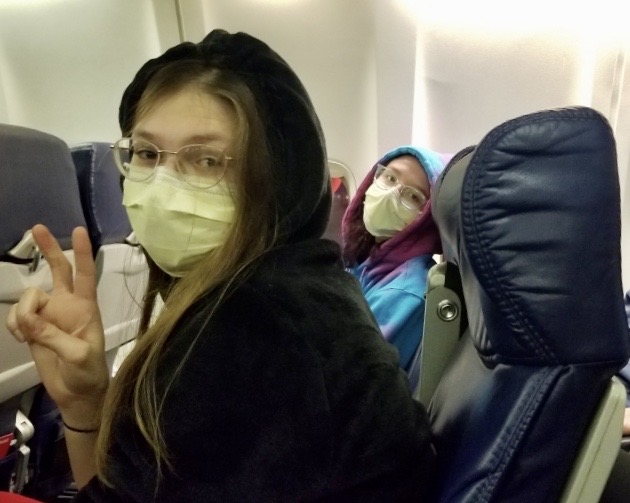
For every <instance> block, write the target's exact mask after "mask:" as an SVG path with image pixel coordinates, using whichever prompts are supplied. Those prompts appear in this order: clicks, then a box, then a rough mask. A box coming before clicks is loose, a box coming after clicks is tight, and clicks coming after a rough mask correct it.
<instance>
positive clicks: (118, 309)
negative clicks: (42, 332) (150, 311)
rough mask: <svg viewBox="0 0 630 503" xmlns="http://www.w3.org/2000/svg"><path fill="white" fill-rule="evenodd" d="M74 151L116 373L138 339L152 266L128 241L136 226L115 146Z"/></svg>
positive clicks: (88, 146)
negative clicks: (125, 201) (122, 350)
mask: <svg viewBox="0 0 630 503" xmlns="http://www.w3.org/2000/svg"><path fill="white" fill-rule="evenodd" d="M70 150H71V153H72V158H73V160H74V164H75V167H76V176H77V179H78V182H79V190H80V192H81V203H82V206H83V211H84V213H85V220H86V222H87V227H88V233H89V235H90V239H91V241H92V246H93V249H94V253H95V261H96V265H97V271H98V283H97V295H98V303H99V308H100V311H101V316H102V319H103V325H104V328H105V350H106V356H107V361H108V364H109V368H110V370H112V367H113V364H114V360H115V357H116V355H117V352H118V348H119V347H121V346H123V345H125V344H126V343H128V342H130V341H131V340H133V339H134V338H135V335H136V332H137V324H138V322H139V318H140V311H141V309H140V304H141V301H142V297H143V295H144V287H145V285H146V281H147V278H148V266H147V264H146V260H145V258H144V255H143V253H142V251H141V249H140V247H139V246H136V245H135V244H133V243H132V241H130V240H127V237H128V236H129V235H130V234H131V224H130V223H129V219H128V218H127V213H126V211H125V208H124V207H123V205H122V189H121V183H120V173H119V171H118V168H117V167H116V164H115V161H114V157H113V153H112V150H111V146H110V144H109V143H104V142H87V143H81V144H78V145H74V146H72V147H71V149H70Z"/></svg>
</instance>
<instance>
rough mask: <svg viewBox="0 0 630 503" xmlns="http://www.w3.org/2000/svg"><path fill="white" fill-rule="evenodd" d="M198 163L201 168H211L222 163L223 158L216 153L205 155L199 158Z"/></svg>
mask: <svg viewBox="0 0 630 503" xmlns="http://www.w3.org/2000/svg"><path fill="white" fill-rule="evenodd" d="M197 165H198V166H199V167H200V168H205V169H211V168H216V167H218V166H220V165H221V160H220V159H219V158H218V157H217V156H214V155H207V154H206V155H203V156H202V157H200V158H199V159H198V160H197Z"/></svg>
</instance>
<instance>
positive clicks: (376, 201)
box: [363, 183, 418, 239]
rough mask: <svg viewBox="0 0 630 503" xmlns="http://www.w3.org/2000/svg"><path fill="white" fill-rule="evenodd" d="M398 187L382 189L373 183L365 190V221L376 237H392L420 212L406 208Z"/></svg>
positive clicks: (367, 227)
mask: <svg viewBox="0 0 630 503" xmlns="http://www.w3.org/2000/svg"><path fill="white" fill-rule="evenodd" d="M397 190H398V189H397V188H396V187H393V188H391V189H389V190H385V189H381V188H380V187H379V186H377V185H376V184H374V183H373V184H372V185H370V186H369V187H368V189H367V190H366V191H365V201H364V203H363V223H364V224H365V228H366V229H367V231H368V232H369V233H370V234H372V236H374V237H375V238H377V239H379V238H385V239H387V238H391V237H392V236H394V235H395V234H396V233H397V232H399V231H401V230H403V229H404V228H405V227H407V225H409V224H410V223H411V222H412V221H413V220H414V219H415V218H416V217H417V216H418V212H417V211H415V210H410V209H409V208H405V207H404V206H403V205H402V203H401V202H400V198H399V197H398V195H397V194H396V191H397Z"/></svg>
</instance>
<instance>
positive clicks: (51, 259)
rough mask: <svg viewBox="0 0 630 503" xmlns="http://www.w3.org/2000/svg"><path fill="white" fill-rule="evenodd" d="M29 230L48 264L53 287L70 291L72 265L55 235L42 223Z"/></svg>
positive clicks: (71, 289)
mask: <svg viewBox="0 0 630 503" xmlns="http://www.w3.org/2000/svg"><path fill="white" fill-rule="evenodd" d="M31 232H32V233H33V238H34V239H35V242H36V243H37V246H38V247H39V250H40V251H41V252H42V255H43V256H44V258H45V259H46V262H48V265H49V266H50V272H51V273H52V280H53V289H62V290H66V291H68V292H72V291H73V286H72V265H71V264H70V262H69V261H68V259H67V258H66V256H65V255H64V254H63V250H62V249H61V247H60V246H59V243H58V242H57V240H56V239H55V237H54V236H53V235H52V234H51V233H50V231H49V230H48V227H46V226H45V225H42V224H37V225H35V226H33V228H32V229H31Z"/></svg>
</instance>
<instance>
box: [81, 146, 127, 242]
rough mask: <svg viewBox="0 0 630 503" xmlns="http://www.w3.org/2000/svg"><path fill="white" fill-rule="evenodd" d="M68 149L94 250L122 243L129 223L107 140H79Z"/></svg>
mask: <svg viewBox="0 0 630 503" xmlns="http://www.w3.org/2000/svg"><path fill="white" fill-rule="evenodd" d="M70 150H71V153H72V159H73V160H74V164H75V167H76V173H77V180H78V182H79V188H80V191H81V204H82V206H83V211H84V213H85V219H86V222H87V225H88V232H89V234H90V239H91V241H92V247H93V248H94V252H95V253H96V251H97V250H98V249H99V248H100V247H101V246H102V245H107V244H112V243H122V242H123V241H124V240H125V238H126V237H127V236H128V235H129V234H130V233H131V224H130V223H129V219H128V218H127V214H126V212H125V208H124V207H123V205H122V190H121V185H120V173H119V172H118V169H117V168H116V165H115V164H114V158H113V155H112V150H111V148H110V144H109V143H104V142H90V143H81V144H79V145H74V146H72V148H71V149H70Z"/></svg>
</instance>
